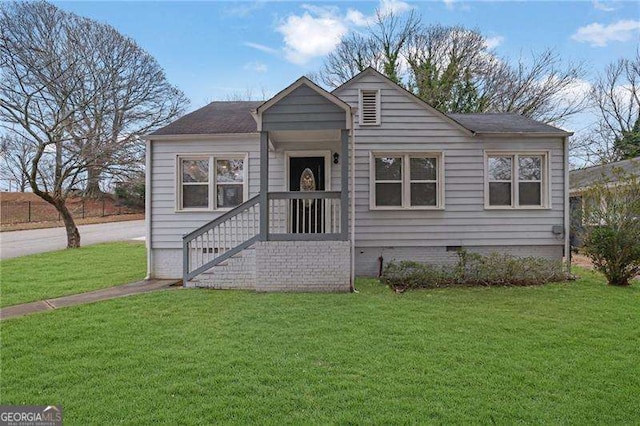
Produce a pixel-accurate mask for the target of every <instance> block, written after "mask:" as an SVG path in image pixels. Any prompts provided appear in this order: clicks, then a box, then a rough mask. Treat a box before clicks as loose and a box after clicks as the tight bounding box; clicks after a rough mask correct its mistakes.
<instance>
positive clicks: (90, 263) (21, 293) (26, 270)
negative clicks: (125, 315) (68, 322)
mask: <svg viewBox="0 0 640 426" xmlns="http://www.w3.org/2000/svg"><path fill="white" fill-rule="evenodd" d="M145 273H146V255H145V248H144V243H139V242H117V243H105V244H96V245H91V246H86V247H82V248H79V249H73V250H60V251H54V252H49V253H41V254H35V255H30V256H24V257H18V258H15V259H7V260H2V261H0V306H2V307H4V306H10V305H15V304H18V303H25V302H32V301H35V300H42V299H51V298H54V297H60V296H65V295H68V294H74V293H82V292H85V291H91V290H97V289H99V288H104V287H110V286H113V285H118V284H126V283H128V282H132V281H137V280H141V279H143V278H144V276H145Z"/></svg>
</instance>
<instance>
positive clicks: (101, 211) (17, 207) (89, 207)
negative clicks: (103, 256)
mask: <svg viewBox="0 0 640 426" xmlns="http://www.w3.org/2000/svg"><path fill="white" fill-rule="evenodd" d="M67 208H68V209H69V211H70V212H71V214H72V215H73V217H74V218H75V219H85V218H89V217H105V216H114V215H122V214H134V213H143V212H144V210H143V209H140V208H136V207H128V206H125V205H121V204H119V203H117V202H116V201H115V200H113V199H110V198H103V199H82V200H73V201H67ZM61 219H62V218H61V217H60V213H58V211H57V210H56V209H55V207H53V206H52V205H51V204H49V203H47V202H44V201H2V202H0V223H1V224H3V225H7V224H14V223H29V222H50V221H56V220H61Z"/></svg>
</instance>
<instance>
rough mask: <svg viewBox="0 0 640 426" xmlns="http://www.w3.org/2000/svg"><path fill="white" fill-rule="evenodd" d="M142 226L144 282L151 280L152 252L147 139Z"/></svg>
mask: <svg viewBox="0 0 640 426" xmlns="http://www.w3.org/2000/svg"><path fill="white" fill-rule="evenodd" d="M144 169H145V170H144V172H145V173H144V186H145V189H144V225H145V234H146V236H145V239H144V245H145V247H146V248H147V276H146V277H145V279H146V280H150V279H152V278H153V275H154V274H153V270H152V265H153V252H152V250H151V174H152V170H151V139H147V140H146V143H145V161H144Z"/></svg>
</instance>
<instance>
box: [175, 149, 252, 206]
mask: <svg viewBox="0 0 640 426" xmlns="http://www.w3.org/2000/svg"><path fill="white" fill-rule="evenodd" d="M246 181H247V179H246V155H244V154H240V155H235V154H234V155H220V156H180V157H178V194H177V208H178V210H185V211H188V210H224V209H230V208H233V207H235V206H237V205H239V204H241V203H242V202H243V201H244V200H245V199H246V196H247V190H246Z"/></svg>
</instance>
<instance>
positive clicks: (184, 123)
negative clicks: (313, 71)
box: [151, 101, 567, 136]
mask: <svg viewBox="0 0 640 426" xmlns="http://www.w3.org/2000/svg"><path fill="white" fill-rule="evenodd" d="M262 103H263V102H253V101H237V102H211V103H210V104H209V105H207V106H204V107H202V108H200V109H197V110H195V111H193V112H191V113H189V114H187V115H185V116H183V117H181V118H179V119H177V120H176V121H174V122H173V123H171V124H169V125H167V126H165V127H163V128H161V129H159V130H156V131H155V132H153V133H151V136H155V135H203V134H220V133H253V132H256V131H257V128H256V122H255V120H254V119H253V117H252V115H251V111H253V110H255V109H256V108H258V107H259V106H260V105H261V104H262ZM449 117H451V118H452V119H454V120H455V121H457V122H458V123H460V124H461V125H462V126H463V127H465V128H467V129H468V130H470V131H472V132H474V133H530V134H535V133H545V134H558V135H566V134H567V132H565V131H564V130H562V129H558V128H557V127H553V126H549V125H548V124H544V123H541V122H539V121H535V120H532V119H530V118H527V117H523V116H521V115H518V114H510V113H505V114H449Z"/></svg>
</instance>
